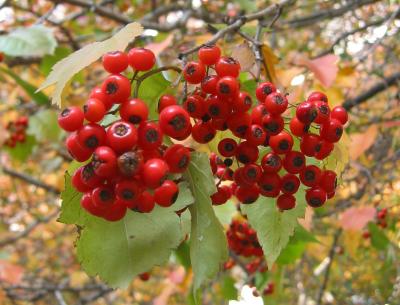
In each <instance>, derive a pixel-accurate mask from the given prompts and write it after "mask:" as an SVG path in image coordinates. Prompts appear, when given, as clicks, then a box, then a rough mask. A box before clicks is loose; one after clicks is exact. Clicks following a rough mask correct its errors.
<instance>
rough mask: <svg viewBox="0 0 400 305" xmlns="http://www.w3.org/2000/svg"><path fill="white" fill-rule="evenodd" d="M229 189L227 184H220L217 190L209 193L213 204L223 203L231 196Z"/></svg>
mask: <svg viewBox="0 0 400 305" xmlns="http://www.w3.org/2000/svg"><path fill="white" fill-rule="evenodd" d="M231 196H232V193H231V189H230V187H229V186H227V185H221V186H218V187H217V192H216V193H214V194H213V195H211V201H212V204H213V205H221V204H224V203H225V202H227V201H228V200H229V198H231Z"/></svg>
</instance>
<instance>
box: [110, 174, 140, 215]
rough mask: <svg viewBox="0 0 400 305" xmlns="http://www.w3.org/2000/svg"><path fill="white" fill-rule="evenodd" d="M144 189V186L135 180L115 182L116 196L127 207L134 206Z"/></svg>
mask: <svg viewBox="0 0 400 305" xmlns="http://www.w3.org/2000/svg"><path fill="white" fill-rule="evenodd" d="M142 191H143V187H142V186H141V185H140V184H139V182H137V181H135V180H131V179H129V180H120V181H118V182H117V183H116V184H115V196H116V198H117V200H119V201H121V202H122V203H123V204H124V205H125V206H126V207H127V208H130V209H131V208H133V207H134V206H135V205H136V204H137V202H138V200H139V198H140V196H141V194H142Z"/></svg>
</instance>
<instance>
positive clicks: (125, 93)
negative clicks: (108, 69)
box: [101, 74, 131, 104]
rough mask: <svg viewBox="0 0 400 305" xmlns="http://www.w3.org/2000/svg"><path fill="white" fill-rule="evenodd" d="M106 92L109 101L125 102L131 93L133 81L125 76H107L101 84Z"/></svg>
mask: <svg viewBox="0 0 400 305" xmlns="http://www.w3.org/2000/svg"><path fill="white" fill-rule="evenodd" d="M101 90H102V91H103V92H104V93H105V94H106V100H107V103H117V104H120V103H123V102H125V101H126V100H127V99H128V98H129V96H130V95H131V82H130V81H129V79H127V78H126V77H125V76H123V75H120V74H112V75H110V76H109V77H107V78H106V80H105V81H104V82H103V84H102V86H101Z"/></svg>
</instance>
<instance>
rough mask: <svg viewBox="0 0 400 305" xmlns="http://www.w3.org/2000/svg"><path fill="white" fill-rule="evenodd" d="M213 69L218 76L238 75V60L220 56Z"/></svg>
mask: <svg viewBox="0 0 400 305" xmlns="http://www.w3.org/2000/svg"><path fill="white" fill-rule="evenodd" d="M215 71H216V72H217V74H218V76H219V77H224V76H232V77H238V76H239V72H240V64H239V62H238V61H237V60H236V59H234V58H232V57H220V58H219V59H218V62H217V63H216V64H215Z"/></svg>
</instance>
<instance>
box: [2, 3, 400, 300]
mask: <svg viewBox="0 0 400 305" xmlns="http://www.w3.org/2000/svg"><path fill="white" fill-rule="evenodd" d="M276 3H278V2H276ZM276 3H275V1H258V0H257V1H255V0H254V1H252V0H237V1H223V0H213V1H211V0H192V1H179V0H178V1H162V0H152V1H145V0H142V1H141V0H137V1H135V0H131V1H128V0H117V1H109V0H101V1H100V0H95V1H89V0H36V1H29V0H19V1H13V0H11V1H10V0H5V1H0V50H1V51H2V52H3V53H2V55H1V59H2V63H1V64H0V81H1V83H0V185H1V187H0V303H1V304H7V305H8V304H60V305H65V304H143V305H144V304H155V305H163V304H191V303H193V296H191V290H190V288H191V277H192V273H191V269H190V262H189V261H188V259H187V251H188V250H187V246H185V244H183V245H182V246H181V247H180V248H179V249H178V251H176V253H175V254H174V255H173V256H172V257H171V259H170V262H169V264H168V265H166V266H161V267H157V268H155V269H154V270H152V271H151V277H150V279H149V280H148V281H142V280H141V279H140V278H137V279H135V280H134V281H133V282H132V284H131V285H130V287H129V289H127V290H112V289H110V288H109V287H107V286H106V285H105V284H103V283H101V282H100V281H99V280H97V279H94V278H89V277H88V276H87V275H86V274H85V273H84V271H83V270H82V269H81V267H80V265H79V262H78V261H77V258H76V256H75V251H74V240H75V239H76V236H77V234H79V231H78V230H77V228H75V227H73V226H66V225H63V224H60V223H58V222H57V216H58V212H59V208H60V199H59V192H60V190H61V189H62V188H63V184H64V181H63V174H64V172H65V170H66V169H67V168H68V166H69V164H70V162H71V158H70V157H69V155H68V153H67V152H66V150H65V147H64V144H63V139H64V138H65V133H64V132H62V131H61V130H60V129H59V128H58V126H57V109H56V108H55V107H54V106H52V105H51V104H50V102H49V98H48V92H44V93H39V94H34V91H35V90H36V88H37V87H38V86H39V85H40V84H41V83H42V82H43V81H44V79H45V77H46V76H47V75H48V73H49V72H50V70H51V67H52V65H54V64H55V63H56V62H57V61H59V60H60V59H62V58H64V57H65V56H67V55H69V54H71V53H72V52H74V51H75V50H78V49H79V48H81V47H82V46H84V45H86V44H88V43H90V42H93V41H96V40H103V39H106V38H108V37H110V36H111V35H112V34H113V33H115V32H116V31H117V30H118V29H120V28H121V26H123V25H125V24H127V23H129V22H132V21H138V22H141V23H142V24H143V26H144V28H145V31H144V33H143V35H142V36H141V37H140V39H138V40H137V41H136V42H135V44H136V45H143V46H146V47H148V48H151V49H152V50H153V51H154V52H155V53H156V54H157V61H158V65H160V66H162V65H178V66H181V65H182V61H181V60H179V59H178V55H179V53H181V52H184V51H185V50H188V49H190V48H193V47H196V46H198V45H201V44H203V43H206V42H207V41H208V40H210V39H211V38H212V36H213V34H218V31H220V30H221V29H224V28H226V27H227V26H229V24H232V23H233V22H235V21H236V20H238V19H240V18H242V16H244V15H246V14H251V13H253V12H257V11H260V10H261V9H264V8H266V7H268V6H270V5H279V7H278V8H279V10H278V11H279V14H278V15H275V16H269V15H268V16H265V18H264V19H263V20H261V21H262V26H261V27H260V26H258V23H257V22H256V21H251V22H245V23H244V25H243V26H241V27H240V28H239V29H237V30H235V31H230V32H229V33H228V34H227V35H225V37H224V38H223V39H219V41H218V45H219V46H221V47H222V48H223V50H224V52H225V53H226V54H229V55H230V54H236V56H238V57H240V60H241V63H248V67H249V68H248V71H250V73H253V72H254V71H253V70H252V68H253V67H254V65H255V66H257V64H256V63H255V61H256V59H255V56H254V53H253V51H252V50H253V49H252V47H251V46H253V45H254V44H255V43H260V42H261V43H263V44H264V47H263V48H262V53H263V54H262V58H263V61H262V65H261V68H262V69H263V73H262V75H263V77H266V78H269V79H270V80H272V81H274V82H275V83H277V84H278V85H279V87H280V89H281V90H282V91H284V92H286V93H288V94H289V98H290V100H291V101H292V102H298V101H301V100H302V99H303V98H304V96H306V95H307V94H308V93H310V92H311V91H314V90H321V91H323V92H325V93H326V94H327V95H328V97H329V100H330V101H331V102H332V105H339V104H343V105H344V107H345V108H346V109H348V110H349V111H350V123H349V124H348V125H347V132H348V133H349V141H348V145H349V146H348V153H347V150H346V151H342V152H341V153H339V154H338V155H337V166H338V167H342V168H345V172H344V174H343V175H342V177H341V185H340V187H339V190H338V195H337V196H336V197H335V198H334V199H333V200H331V202H330V203H329V204H327V205H326V206H325V207H324V208H321V209H317V210H316V211H315V212H312V211H311V210H310V211H308V212H307V215H306V219H305V220H304V221H303V222H302V224H303V227H304V228H305V230H304V231H303V230H300V231H298V232H296V234H295V235H294V236H293V237H292V238H291V241H290V244H289V246H288V247H287V248H286V249H285V250H284V251H283V253H282V254H281V256H280V257H279V259H278V262H277V263H276V264H275V265H274V266H270V268H269V270H268V271H267V272H262V273H256V274H252V273H251V272H248V270H246V268H242V266H243V264H244V263H245V262H241V263H240V264H239V263H238V264H237V266H235V267H234V268H232V269H230V270H227V271H221V273H220V274H219V276H218V278H216V279H215V280H214V281H213V282H211V283H210V284H209V285H207V286H206V287H204V289H203V290H202V297H203V301H202V304H228V302H229V300H237V302H236V303H235V302H233V301H231V304H243V305H244V304H263V303H262V302H264V304H299V305H311V304H315V305H321V304H341V305H342V304H354V305H364V304H365V305H366V304H393V305H394V304H400V256H399V253H400V249H399V247H400V222H399V216H400V177H399V174H400V172H399V170H398V169H399V159H400V143H399V140H398V139H399V138H400V129H399V126H400V107H399V106H400V105H399V103H400V69H399V67H400V61H399V55H400V44H399V41H400V33H399V32H400V5H399V2H398V1H397V0H387V1H376V0H375V1H374V0H357V1H356V0H346V1H345V0H342V1H330V0H326V1H321V0H310V1H305V0H298V1H281V2H280V4H276ZM261 21H260V22H261ZM259 30H260V32H259V33H257V32H258V31H259ZM16 35H17V36H19V37H23V39H22V40H23V41H24V43H21V42H20V41H15V40H13V37H15V36H16ZM10 37H11V38H10ZM254 37H256V38H257V39H255V38H254ZM192 56H193V55H188V58H189V59H190V58H191V57H192ZM242 66H243V64H242ZM103 73H104V72H103V70H102V67H101V64H100V61H99V62H97V63H95V64H93V65H90V66H89V67H88V68H87V69H85V70H84V71H82V72H80V73H78V74H77V75H76V76H75V77H74V79H73V81H72V82H71V86H70V87H69V90H68V92H67V100H68V103H70V104H77V105H78V104H82V103H83V102H84V100H85V98H86V97H87V94H88V92H89V91H90V90H91V88H93V87H94V86H96V85H98V84H99V83H100V82H101V80H102V79H103V76H104V74H103ZM253 74H254V73H253ZM160 82H161V86H159V87H160V88H158V87H155V85H154V82H145V83H144V84H143V86H144V87H143V89H142V90H144V91H146V92H151V94H150V93H149V99H152V100H153V101H156V100H157V99H158V96H159V95H160V94H161V93H162V91H163V90H167V91H168V90H170V89H168V88H167V86H164V85H163V83H162V82H163V80H162V79H161V80H160ZM254 84H255V83H254ZM254 88H255V85H254ZM21 118H22V119H21ZM25 118H28V126H27V127H26V128H25V127H24V126H25V125H24V123H21V120H22V121H24V120H25ZM18 120H20V123H19V125H18V124H16V123H15V122H17V121H18ZM13 122H14V123H13ZM7 126H8V127H7ZM10 126H11V127H10ZM18 126H22V127H18ZM15 133H18V134H23V136H20V138H19V139H20V140H21V141H20V142H18V141H17V142H15V141H14V142H15V143H12V141H11V142H10V139H11V138H12V137H13V134H15ZM14 138H15V137H14ZM382 211H386V212H382ZM234 213H235V208H234V207H233V206H224V207H221V208H219V209H218V210H217V214H218V216H219V217H220V218H221V221H222V222H223V223H224V224H225V225H227V224H229V222H230V217H231V216H232V215H233V214H234ZM383 214H385V215H383ZM116 255H118V254H117V253H116ZM149 255H151V254H150V253H149ZM180 264H182V265H183V266H184V267H182V266H181V265H180ZM245 285H248V286H250V287H253V288H249V287H248V286H246V288H245V289H243V290H242V287H243V286H245ZM268 289H269V290H268ZM259 295H260V296H261V297H258V296H259Z"/></svg>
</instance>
